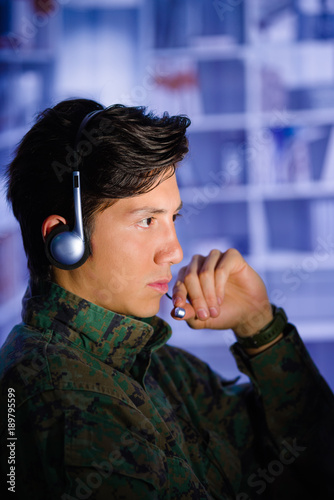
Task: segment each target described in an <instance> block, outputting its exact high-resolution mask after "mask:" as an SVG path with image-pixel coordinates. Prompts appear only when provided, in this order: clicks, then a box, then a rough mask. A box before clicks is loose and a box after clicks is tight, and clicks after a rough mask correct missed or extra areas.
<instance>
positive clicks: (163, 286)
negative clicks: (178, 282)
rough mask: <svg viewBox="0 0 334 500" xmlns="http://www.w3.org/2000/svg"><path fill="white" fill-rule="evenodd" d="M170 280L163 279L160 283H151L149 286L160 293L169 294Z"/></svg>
mask: <svg viewBox="0 0 334 500" xmlns="http://www.w3.org/2000/svg"><path fill="white" fill-rule="evenodd" d="M169 282H170V279H161V280H159V281H155V282H154V283H149V284H148V286H150V287H151V288H154V290H156V291H157V292H159V293H162V294H164V293H167V292H168V283H169Z"/></svg>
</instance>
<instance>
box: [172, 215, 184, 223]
mask: <svg viewBox="0 0 334 500" xmlns="http://www.w3.org/2000/svg"><path fill="white" fill-rule="evenodd" d="M179 217H182V214H174V215H173V221H174V222H175V221H176V220H177V219H178V218H179Z"/></svg>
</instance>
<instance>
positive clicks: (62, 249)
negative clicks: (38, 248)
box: [50, 231, 85, 266]
mask: <svg viewBox="0 0 334 500" xmlns="http://www.w3.org/2000/svg"><path fill="white" fill-rule="evenodd" d="M50 252H51V255H52V257H53V258H54V259H55V260H56V261H57V262H60V263H61V264H64V265H65V266H72V265H73V264H75V263H76V262H78V261H79V260H80V259H81V258H82V257H83V254H84V252H85V243H84V241H83V240H82V239H81V238H80V236H79V235H77V234H75V233H73V232H71V231H66V232H64V233H59V234H57V235H56V236H55V237H54V238H53V239H52V241H51V243H50Z"/></svg>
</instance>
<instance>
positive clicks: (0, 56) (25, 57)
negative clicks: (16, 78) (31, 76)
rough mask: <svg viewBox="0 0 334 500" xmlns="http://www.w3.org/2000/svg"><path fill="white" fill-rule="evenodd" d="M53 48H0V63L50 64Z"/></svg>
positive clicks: (53, 54)
mask: <svg viewBox="0 0 334 500" xmlns="http://www.w3.org/2000/svg"><path fill="white" fill-rule="evenodd" d="M54 59H55V53H54V50H48V49H35V50H34V49H24V48H22V49H17V50H15V49H0V63H8V64H11V65H15V64H27V65H31V64H52V63H53V61H54Z"/></svg>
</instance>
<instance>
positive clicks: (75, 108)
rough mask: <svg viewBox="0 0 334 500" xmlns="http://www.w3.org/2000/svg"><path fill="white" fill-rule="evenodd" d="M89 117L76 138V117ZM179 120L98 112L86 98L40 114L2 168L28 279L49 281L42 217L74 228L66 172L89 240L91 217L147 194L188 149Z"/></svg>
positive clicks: (139, 110) (138, 112)
mask: <svg viewBox="0 0 334 500" xmlns="http://www.w3.org/2000/svg"><path fill="white" fill-rule="evenodd" d="M97 110H103V111H101V112H100V113H98V114H97V115H96V116H94V117H92V118H91V120H90V121H89V122H88V123H87V125H86V127H85V128H84V130H83V131H82V133H81V134H80V137H77V134H78V130H79V127H80V124H81V123H82V120H83V118H84V117H85V116H86V115H87V114H88V113H91V112H93V111H97ZM189 125H190V120H189V118H187V117H185V116H181V115H180V116H169V115H168V114H167V113H165V114H164V115H163V116H162V117H158V116H155V115H153V114H152V113H146V108H144V107H127V106H123V105H121V104H115V105H113V106H110V107H108V108H105V109H103V106H101V105H100V104H99V103H97V102H95V101H92V100H88V99H72V100H66V101H62V102H60V103H59V104H57V105H56V106H54V107H53V108H48V109H46V110H45V111H43V112H42V113H41V114H40V115H39V116H38V117H37V120H36V123H35V125H34V126H33V127H32V128H31V130H30V131H29V132H28V133H27V134H26V135H25V136H24V137H23V139H22V141H21V143H20V144H19V146H18V148H17V150H16V156H15V158H14V160H13V161H12V162H11V164H10V165H9V167H8V170H7V187H8V191H7V199H8V200H9V201H10V202H11V204H12V208H13V212H14V215H15V217H16V218H17V220H18V221H19V223H20V226H21V232H22V238H23V244H24V248H25V251H26V254H27V258H28V267H29V270H30V273H31V277H32V278H33V279H34V280H38V279H46V278H49V277H50V264H49V262H48V260H47V258H46V254H45V249H44V242H43V238H42V235H41V226H42V223H43V221H44V220H45V219H46V217H48V216H49V215H53V214H57V215H61V216H63V217H64V218H65V219H66V221H67V222H68V224H69V225H70V227H71V226H72V225H73V222H74V221H73V219H74V208H73V192H72V175H71V173H72V171H73V170H74V169H76V168H77V167H78V168H79V170H80V173H81V191H82V212H83V222H84V228H85V234H86V238H87V240H88V243H89V240H90V236H91V233H92V230H93V224H94V217H95V215H96V213H97V212H99V211H102V210H104V209H105V208H107V207H108V206H110V205H112V203H114V202H115V200H117V199H120V198H126V197H130V196H136V195H139V194H142V193H145V192H148V191H149V190H151V189H152V188H153V187H154V186H155V185H157V183H158V182H161V181H162V180H164V179H166V178H167V177H169V176H171V175H172V174H173V173H174V171H175V168H176V167H177V163H178V162H179V161H181V160H182V158H183V157H184V156H185V154H186V153H187V151H188V141H187V138H186V135H185V133H186V128H187V127H188V126H189Z"/></svg>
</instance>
